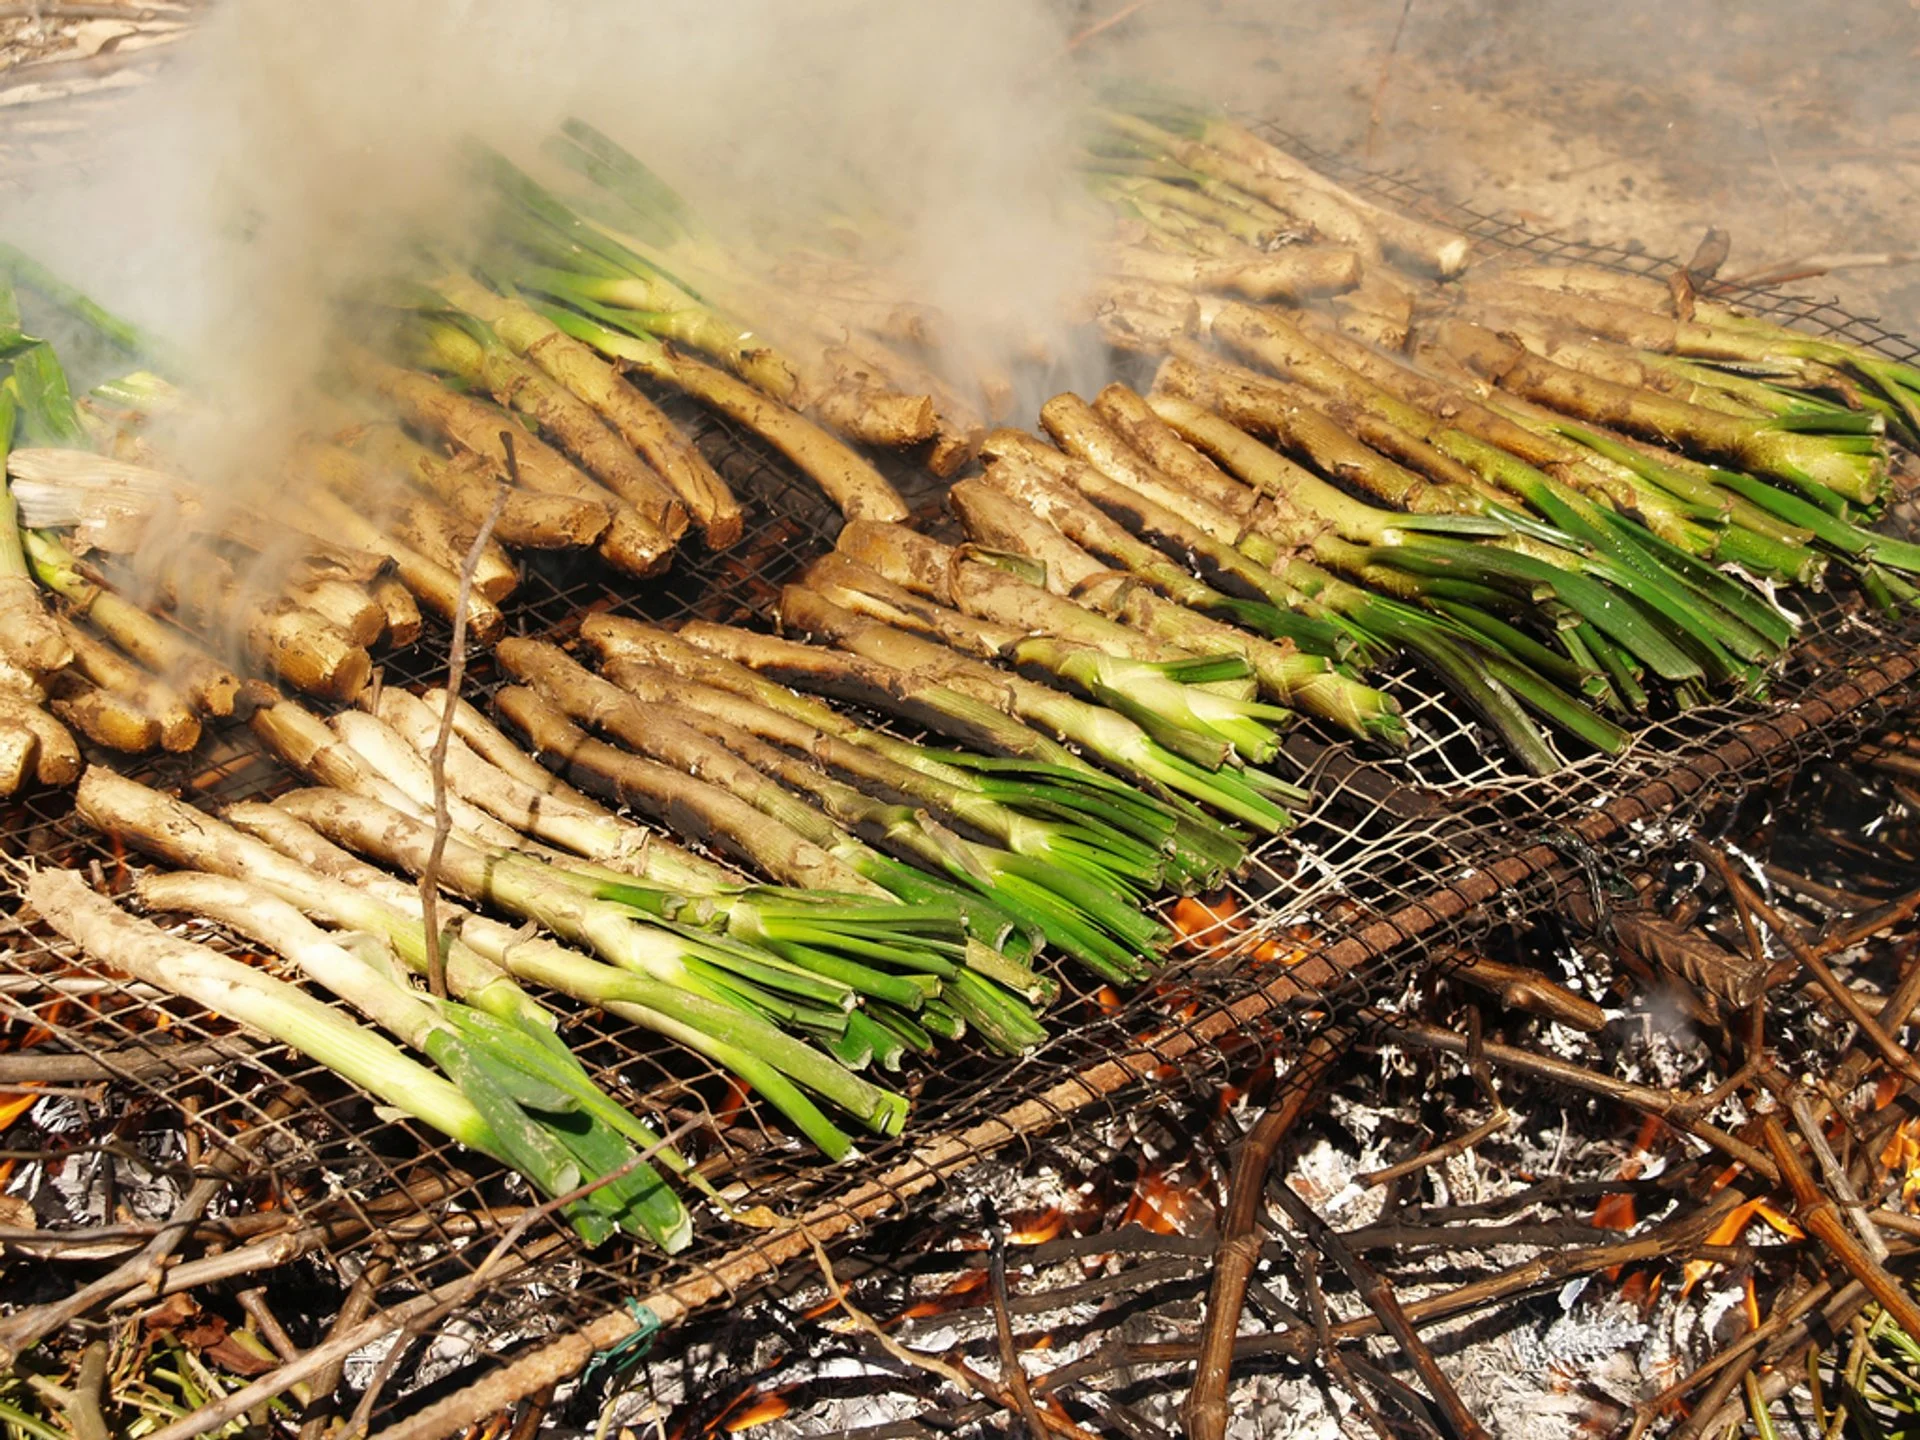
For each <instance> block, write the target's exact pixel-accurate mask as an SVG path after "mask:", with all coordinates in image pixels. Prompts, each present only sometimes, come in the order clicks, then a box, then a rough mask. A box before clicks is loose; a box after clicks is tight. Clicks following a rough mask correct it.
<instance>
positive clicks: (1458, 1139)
mask: <svg viewBox="0 0 1920 1440" xmlns="http://www.w3.org/2000/svg"><path fill="white" fill-rule="evenodd" d="M1468 1015H1469V1020H1468V1025H1469V1029H1468V1032H1467V1069H1468V1071H1469V1073H1471V1074H1472V1076H1473V1080H1474V1083H1475V1084H1476V1085H1478V1086H1479V1087H1480V1093H1481V1094H1482V1095H1484V1096H1486V1097H1487V1103H1488V1104H1489V1105H1491V1106H1492V1107H1493V1113H1492V1114H1491V1115H1489V1116H1488V1117H1487V1118H1486V1119H1485V1120H1484V1121H1482V1122H1481V1123H1480V1124H1478V1125H1476V1126H1474V1127H1473V1129H1471V1130H1468V1131H1466V1132H1464V1133H1463V1134H1459V1135H1456V1136H1454V1137H1453V1139H1451V1140H1449V1141H1447V1142H1446V1143H1445V1144H1442V1145H1436V1146H1434V1147H1433V1148H1432V1149H1431V1150H1428V1151H1426V1152H1425V1153H1423V1154H1420V1155H1415V1156H1414V1157H1413V1158H1412V1159H1410V1160H1402V1161H1401V1162H1400V1163H1399V1164H1398V1165H1389V1166H1387V1167H1386V1168H1385V1169H1383V1170H1370V1171H1368V1172H1367V1173H1366V1174H1364V1175H1360V1176H1357V1177H1355V1178H1356V1179H1358V1180H1359V1182H1360V1183H1361V1184H1362V1185H1364V1186H1366V1187H1367V1188H1368V1189H1371V1188H1373V1187H1374V1186H1375V1185H1389V1184H1392V1183H1393V1182H1394V1181H1395V1180H1398V1179H1400V1178H1402V1177H1403V1176H1406V1175H1413V1174H1417V1173H1418V1172H1419V1171H1422V1170H1425V1169H1426V1168H1427V1167H1428V1166H1430V1165H1437V1164H1439V1163H1440V1162H1441V1161H1442V1160H1451V1159H1452V1158H1453V1157H1454V1156H1455V1155H1463V1154H1465V1153H1466V1152H1467V1151H1469V1150H1471V1149H1473V1147H1474V1146H1476V1145H1478V1144H1479V1143H1480V1142H1481V1141H1482V1140H1484V1139H1486V1138H1487V1137H1488V1136H1489V1135H1492V1134H1495V1133H1497V1132H1499V1131H1501V1130H1504V1129H1506V1128H1507V1126H1508V1125H1510V1124H1512V1123H1513V1116H1512V1115H1510V1114H1509V1113H1508V1112H1507V1107H1506V1106H1505V1105H1504V1104H1503V1103H1502V1102H1501V1099H1500V1092H1499V1091H1498V1090H1497V1089H1495V1088H1494V1084H1493V1073H1492V1071H1491V1070H1489V1069H1488V1068H1487V1052H1486V1042H1485V1040H1484V1039H1483V1038H1482V1037H1481V1033H1480V1009H1479V1007H1478V1006H1475V1007H1474V1008H1473V1009H1472V1010H1470V1011H1469V1012H1468Z"/></svg>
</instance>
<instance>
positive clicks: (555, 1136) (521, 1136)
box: [138, 871, 693, 1252]
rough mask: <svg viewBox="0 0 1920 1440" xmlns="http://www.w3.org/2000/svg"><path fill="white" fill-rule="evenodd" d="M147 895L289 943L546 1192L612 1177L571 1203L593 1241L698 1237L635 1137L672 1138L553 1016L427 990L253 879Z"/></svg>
mask: <svg viewBox="0 0 1920 1440" xmlns="http://www.w3.org/2000/svg"><path fill="white" fill-rule="evenodd" d="M138 893H139V895H140V898H141V900H142V901H143V902H145V903H146V904H147V905H148V906H149V907H150V908H153V909H159V910H170V911H176V912H181V913H185V914H190V915H198V916H201V917H203V918H205V919H208V920H214V921H217V922H219V923H220V924H223V925H225V926H227V928H228V929H230V930H233V931H235V932H236V933H238V934H241V935H244V936H246V937H247V938H248V939H250V940H253V941H255V942H257V943H259V944H261V945H264V946H267V947H268V948H269V949H272V950H274V951H276V952H278V953H279V954H280V955H282V956H284V957H285V958H286V959H287V960H289V961H291V962H292V963H293V964H294V965H296V966H297V967H298V968H299V969H300V971H301V972H302V973H303V974H304V975H305V976H306V977H307V978H308V979H310V980H312V981H313V982H315V983H316V984H318V985H320V986H321V987H323V988H324V989H327V990H330V991H332V992H333V993H334V994H335V995H337V996H339V997H340V998H341V999H342V1000H345V1001H346V1002H347V1003H348V1004H349V1005H351V1006H353V1007H354V1008H355V1009H356V1010H358V1011H360V1013H361V1014H363V1015H365V1016H366V1017H367V1018H368V1019H369V1020H371V1021H373V1022H374V1023H375V1024H377V1025H379V1026H380V1027H381V1028H382V1029H384V1030H386V1031H388V1032H389V1033H390V1034H392V1035H393V1036H394V1038H395V1039H398V1040H400V1041H402V1042H403V1043H405V1044H406V1045H408V1046H410V1047H411V1048H412V1049H413V1050H415V1051H417V1052H419V1053H420V1054H422V1055H425V1056H427V1057H428V1058H429V1059H430V1060H432V1061H433V1063H434V1064H435V1065H436V1066H438V1067H439V1069H440V1070H441V1072H442V1073H443V1074H445V1075H446V1076H447V1077H448V1078H449V1079H450V1080H451V1081H452V1082H453V1084H454V1085H455V1087H456V1088H457V1089H458V1090H459V1091H460V1092H461V1094H463V1095H464V1096H465V1097H466V1098H467V1099H468V1100H469V1101H470V1102H471V1103H472V1105H473V1107H474V1109H476V1110H477V1111H479V1112H480V1114H481V1116H482V1117H484V1118H485V1120H486V1122H487V1125H488V1127H489V1128H490V1129H491V1130H492V1132H493V1135H494V1138H495V1140H496V1141H497V1142H498V1149H499V1152H501V1153H502V1154H503V1155H504V1157H505V1158H506V1159H507V1161H508V1163H509V1164H511V1165H512V1166H513V1167H514V1168H515V1169H516V1170H519V1171H520V1172H521V1173H522V1174H523V1175H526V1176H527V1177H528V1178H529V1179H531V1180H533V1181H534V1183H535V1184H536V1185H538V1186H539V1187H540V1189H541V1190H542V1191H544V1192H545V1193H546V1194H548V1195H556V1194H564V1193H566V1192H568V1191H571V1190H574V1189H577V1188H579V1187H580V1186H581V1185H582V1184H584V1183H587V1182H589V1181H593V1180H598V1179H603V1178H606V1183H605V1184H603V1185H601V1186H600V1187H599V1188H598V1189H595V1190H593V1191H591V1192H590V1193H589V1194H588V1195H586V1196H584V1197H582V1198H580V1199H578V1200H575V1201H571V1202H569V1203H568V1205H567V1207H566V1209H567V1212H568V1214H569V1217H570V1218H571V1219H572V1221H573V1224H574V1227H575V1229H576V1230H578V1231H579V1233H580V1235H581V1237H582V1238H583V1239H584V1240H586V1241H587V1243H588V1244H590V1245H593V1244H598V1243H599V1242H600V1241H601V1240H604V1239H605V1238H607V1236H608V1235H609V1234H611V1233H612V1231H613V1230H614V1228H616V1227H618V1228H621V1229H625V1230H628V1231H630V1232H632V1233H636V1234H641V1233H644V1234H647V1235H650V1236H652V1237H653V1239H654V1241H655V1243H656V1244H658V1245H659V1246H660V1247H661V1248H662V1249H663V1250H667V1251H669V1252H671V1251H675V1250H680V1249H683V1248H685V1246H686V1245H687V1244H688V1242H689V1241H690V1240H691V1239H692V1236H693V1221H692V1218H691V1217H690V1216H689V1215H688V1214H687V1211H686V1207H685V1206H684V1205H682V1204H681V1203H680V1200H679V1199H678V1197H677V1196H675V1195H674V1193H673V1192H672V1190H670V1189H669V1188H668V1187H667V1185H666V1182H665V1181H663V1180H662V1179H661V1178H660V1175H659V1173H658V1172H657V1171H656V1170H654V1168H653V1167H652V1166H651V1165H649V1164H647V1163H646V1162H645V1161H643V1160H641V1159H640V1157H639V1154H638V1152H636V1151H635V1150H634V1149H633V1146H632V1144H631V1143H630V1140H631V1139H632V1138H633V1136H632V1133H631V1132H633V1131H635V1130H638V1131H639V1132H640V1138H641V1139H642V1143H645V1144H648V1145H650V1146H652V1147H656V1148H659V1147H660V1146H661V1142H660V1139H659V1137H658V1136H657V1135H656V1134H654V1133H652V1132H651V1130H650V1129H648V1127H645V1126H644V1125H641V1124H640V1123H639V1122H638V1121H635V1120H633V1119H632V1118H631V1117H625V1120H624V1123H621V1122H620V1121H617V1120H614V1119H610V1118H609V1112H618V1113H619V1114H621V1115H622V1116H624V1112H620V1109H619V1107H618V1106H617V1105H615V1104H614V1102H613V1101H612V1100H611V1099H610V1098H609V1097H608V1096H606V1095H605V1094H603V1093H602V1092H601V1091H600V1090H599V1089H598V1087H596V1086H595V1085H594V1084H593V1081H592V1080H591V1079H590V1078H589V1077H588V1076H587V1073H586V1071H585V1070H584V1069H582V1068H581V1067H580V1063H579V1061H577V1060H576V1059H575V1058H574V1057H573V1055H572V1053H571V1052H570V1051H568V1050H567V1048H566V1047H565V1046H564V1045H562V1044H561V1043H560V1042H559V1041H558V1040H557V1039H556V1038H555V1037H554V1034H553V1032H552V1031H551V1030H550V1029H548V1028H547V1027H546V1026H544V1025H542V1024H540V1023H538V1022H537V1021H534V1022H530V1023H523V1024H518V1025H516V1024H513V1023H511V1022H508V1021H504V1020H501V1019H500V1018H498V1017H496V1016H493V1015H490V1014H488V1013H487V1012H485V1011H482V1010H476V1009H473V1008H471V1007H469V1006H466V1005H462V1004H460V1003H459V1002H458V1001H435V1000H433V999H432V998H431V997H428V996H424V995H422V994H420V993H419V992H418V991H416V990H414V989H413V988H412V987H411V986H409V985H407V984H406V983H405V982H404V981H402V980H400V979H399V978H398V976H396V975H395V974H394V973H393V972H392V971H391V970H390V969H389V963H390V962H389V957H388V956H386V955H383V954H382V953H381V952H380V951H379V949H378V948H377V947H373V946H369V945H366V944H364V943H362V942H365V941H366V940H367V939H368V938H369V937H365V936H358V937H356V936H354V935H353V934H351V933H343V934H340V935H338V936H337V937H329V936H328V935H326V934H325V933H323V932H322V931H321V930H319V929H318V928H317V927H316V926H315V925H313V923H312V922H311V921H309V920H308V919H307V918H306V916H304V915H303V914H301V913H300V911H299V910H298V909H296V908H295V907H294V906H292V905H290V904H288V903H287V902H286V901H284V900H281V899H279V898H277V897H276V896H274V895H272V894H269V893H268V892H266V891H264V890H262V889H260V888H259V887H257V886H254V885H250V884H248V883H246V882H245V881H241V880H234V879H231V878H229V877H227V876H222V875H209V874H204V873H197V872H193V871H178V872H175V873H172V874H165V875H148V876H145V877H143V878H142V879H141V881H140V883H139V886H138ZM680 1168H683V1169H684V1168H685V1163H684V1161H682V1162H681V1166H680ZM615 1172H619V1173H618V1174H615ZM607 1177H611V1178H607Z"/></svg>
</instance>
